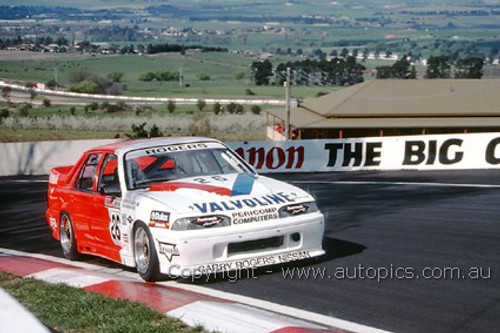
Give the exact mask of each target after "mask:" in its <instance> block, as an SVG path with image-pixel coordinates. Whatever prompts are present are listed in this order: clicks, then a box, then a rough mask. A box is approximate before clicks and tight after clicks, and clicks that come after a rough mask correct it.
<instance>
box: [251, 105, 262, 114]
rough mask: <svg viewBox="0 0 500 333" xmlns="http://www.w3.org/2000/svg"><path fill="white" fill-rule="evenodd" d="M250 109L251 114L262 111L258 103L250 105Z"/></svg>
mask: <svg viewBox="0 0 500 333" xmlns="http://www.w3.org/2000/svg"><path fill="white" fill-rule="evenodd" d="M250 111H252V113H253V114H260V112H261V111H262V108H261V107H260V106H258V105H252V107H251V108H250Z"/></svg>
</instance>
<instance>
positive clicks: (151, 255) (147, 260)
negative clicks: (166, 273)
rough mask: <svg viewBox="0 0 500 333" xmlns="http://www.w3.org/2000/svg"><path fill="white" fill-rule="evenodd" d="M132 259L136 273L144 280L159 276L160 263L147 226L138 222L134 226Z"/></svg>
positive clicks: (155, 278) (153, 279)
mask: <svg viewBox="0 0 500 333" xmlns="http://www.w3.org/2000/svg"><path fill="white" fill-rule="evenodd" d="M134 259H135V265H136V268H137V273H139V275H140V276H141V278H143V279H144V280H145V281H156V280H158V278H159V277H160V265H159V263H158V255H157V254H156V249H155V245H154V242H153V237H152V236H151V233H150V232H149V228H148V227H147V226H146V225H145V224H144V223H141V222H139V223H138V224H137V225H136V227H135V228H134Z"/></svg>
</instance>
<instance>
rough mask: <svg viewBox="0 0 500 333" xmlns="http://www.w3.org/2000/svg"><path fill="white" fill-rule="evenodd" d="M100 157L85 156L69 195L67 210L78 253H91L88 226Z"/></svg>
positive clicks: (92, 154) (96, 155) (93, 154)
mask: <svg viewBox="0 0 500 333" xmlns="http://www.w3.org/2000/svg"><path fill="white" fill-rule="evenodd" d="M101 157H102V154H101V153H91V154H89V155H88V156H87V158H86V159H85V162H84V163H83V165H82V167H81V169H80V170H79V173H78V178H77V180H76V182H75V184H74V187H73V190H72V191H71V194H70V202H69V204H68V210H69V211H70V214H71V218H72V220H73V226H74V229H75V235H76V238H77V243H78V246H79V251H80V252H91V251H92V250H91V248H90V247H89V246H90V245H91V243H93V242H94V235H92V232H91V229H90V225H91V224H92V219H93V218H94V211H93V198H94V197H95V193H96V187H95V184H96V177H97V168H98V166H99V163H100V161H101Z"/></svg>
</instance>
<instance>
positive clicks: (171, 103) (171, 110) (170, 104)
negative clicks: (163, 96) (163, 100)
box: [167, 101, 176, 113]
mask: <svg viewBox="0 0 500 333" xmlns="http://www.w3.org/2000/svg"><path fill="white" fill-rule="evenodd" d="M175 107H176V105H175V102H174V101H168V103H167V110H168V112H169V113H174V111H175Z"/></svg>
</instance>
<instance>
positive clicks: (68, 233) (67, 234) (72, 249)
mask: <svg viewBox="0 0 500 333" xmlns="http://www.w3.org/2000/svg"><path fill="white" fill-rule="evenodd" d="M59 242H60V243H61V248H62V251H63V254H64V257H66V258H67V259H70V260H76V259H78V257H79V255H78V251H77V245H76V238H75V233H74V229H73V221H71V217H70V216H69V214H68V213H62V214H61V217H60V219H59Z"/></svg>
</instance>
